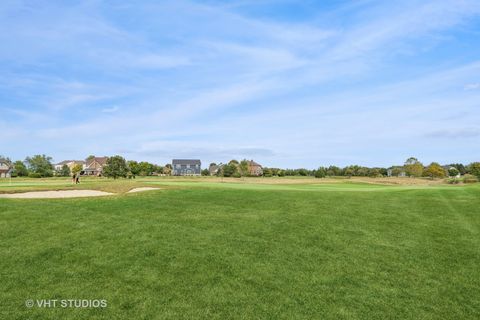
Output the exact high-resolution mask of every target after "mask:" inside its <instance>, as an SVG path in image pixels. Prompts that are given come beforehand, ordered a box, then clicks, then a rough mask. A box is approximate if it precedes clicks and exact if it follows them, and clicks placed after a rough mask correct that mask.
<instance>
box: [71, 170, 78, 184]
mask: <svg viewBox="0 0 480 320" xmlns="http://www.w3.org/2000/svg"><path fill="white" fill-rule="evenodd" d="M76 180H77V174H76V173H74V174H72V184H75V181H76Z"/></svg>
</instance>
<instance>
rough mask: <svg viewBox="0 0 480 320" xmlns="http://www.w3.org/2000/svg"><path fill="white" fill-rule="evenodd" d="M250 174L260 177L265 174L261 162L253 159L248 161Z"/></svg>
mask: <svg viewBox="0 0 480 320" xmlns="http://www.w3.org/2000/svg"><path fill="white" fill-rule="evenodd" d="M248 174H249V175H251V176H256V177H259V176H261V175H263V168H262V166H261V165H260V164H258V163H256V162H255V161H253V160H250V161H248Z"/></svg>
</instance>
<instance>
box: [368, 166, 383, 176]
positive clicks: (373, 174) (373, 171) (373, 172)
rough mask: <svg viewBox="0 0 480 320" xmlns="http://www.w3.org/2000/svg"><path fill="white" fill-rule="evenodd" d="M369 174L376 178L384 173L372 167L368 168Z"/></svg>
mask: <svg viewBox="0 0 480 320" xmlns="http://www.w3.org/2000/svg"><path fill="white" fill-rule="evenodd" d="M368 176H369V177H372V178H376V177H379V176H382V174H381V173H380V169H378V168H371V169H368Z"/></svg>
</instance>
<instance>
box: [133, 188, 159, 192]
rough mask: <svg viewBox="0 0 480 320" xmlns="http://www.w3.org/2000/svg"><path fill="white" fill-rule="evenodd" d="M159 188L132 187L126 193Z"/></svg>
mask: <svg viewBox="0 0 480 320" xmlns="http://www.w3.org/2000/svg"><path fill="white" fill-rule="evenodd" d="M159 189H160V188H152V187H141V188H133V189H132V190H130V191H128V193H133V192H143V191H150V190H159Z"/></svg>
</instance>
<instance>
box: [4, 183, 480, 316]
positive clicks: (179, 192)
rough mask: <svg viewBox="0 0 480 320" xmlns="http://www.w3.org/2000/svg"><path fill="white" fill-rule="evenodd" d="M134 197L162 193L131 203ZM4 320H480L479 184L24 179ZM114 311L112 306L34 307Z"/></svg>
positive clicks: (14, 186)
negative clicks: (46, 196)
mask: <svg viewBox="0 0 480 320" xmlns="http://www.w3.org/2000/svg"><path fill="white" fill-rule="evenodd" d="M136 186H156V187H160V188H161V190H158V191H150V192H145V193H138V194H128V195H126V194H122V193H123V192H125V191H128V190H129V189H131V188H133V187H136ZM69 188H85V189H97V190H105V191H110V192H115V193H119V194H118V195H115V196H108V197H102V198H87V199H55V200H53V199H50V200H42V199H37V200H23V199H0V280H1V288H2V290H0V319H479V318H480V232H479V231H480V185H479V184H477V185H465V186H449V185H438V186H437V185H429V184H428V183H418V184H414V185H403V184H400V185H388V186H384V185H380V184H371V183H365V182H364V181H355V180H353V181H352V180H348V181H347V180H338V181H325V182H322V183H318V180H314V179H284V180H281V179H280V180H278V179H277V180H275V179H272V180H268V179H263V180H254V179H250V180H248V179H247V180H244V181H234V180H225V181H223V182H222V181H221V180H218V179H210V180H209V179H197V180H195V179H167V178H166V179H161V178H158V179H136V180H129V181H125V180H122V181H111V180H106V179H105V180H95V179H90V180H89V179H86V180H84V181H82V184H81V185H80V186H72V185H71V184H70V182H69V181H68V180H65V179H48V180H44V181H40V180H28V179H26V180H14V181H13V182H12V183H9V182H8V181H3V182H1V183H0V192H19V191H28V190H45V189H48V190H51V189H69ZM27 299H34V300H36V299H105V300H107V301H108V306H107V307H106V308H61V307H57V308H40V307H33V308H27V307H26V306H25V300H27Z"/></svg>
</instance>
